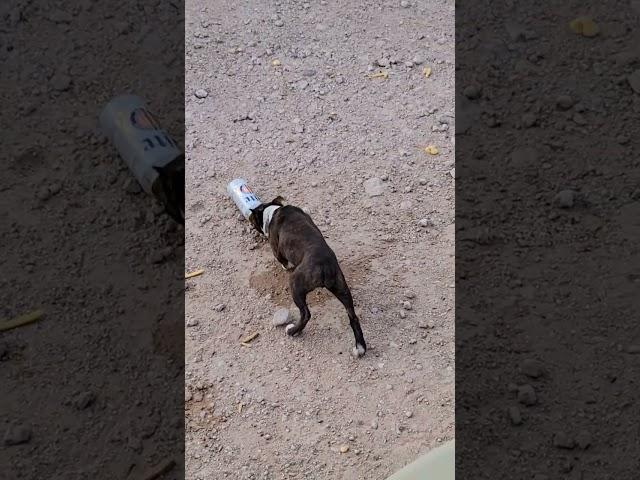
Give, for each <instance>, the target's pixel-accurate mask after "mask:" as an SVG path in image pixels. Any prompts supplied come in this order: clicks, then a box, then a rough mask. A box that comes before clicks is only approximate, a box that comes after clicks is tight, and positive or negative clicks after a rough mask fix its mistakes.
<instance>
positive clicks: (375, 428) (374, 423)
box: [371, 420, 378, 430]
mask: <svg viewBox="0 0 640 480" xmlns="http://www.w3.org/2000/svg"><path fill="white" fill-rule="evenodd" d="M371 428H373V429H374V430H377V429H378V422H377V421H376V420H373V421H372V422H371Z"/></svg>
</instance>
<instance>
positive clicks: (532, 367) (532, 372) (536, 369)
mask: <svg viewBox="0 0 640 480" xmlns="http://www.w3.org/2000/svg"><path fill="white" fill-rule="evenodd" d="M520 371H521V372H522V373H523V374H525V375H526V376H527V377H531V378H538V377H541V376H542V373H543V370H542V365H540V363H539V362H538V361H536V360H534V359H532V358H527V359H525V360H524V361H523V362H522V365H520Z"/></svg>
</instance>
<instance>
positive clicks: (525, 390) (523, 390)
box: [518, 385, 538, 406]
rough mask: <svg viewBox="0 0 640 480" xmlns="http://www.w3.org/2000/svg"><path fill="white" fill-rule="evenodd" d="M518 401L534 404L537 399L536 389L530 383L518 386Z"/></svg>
mask: <svg viewBox="0 0 640 480" xmlns="http://www.w3.org/2000/svg"><path fill="white" fill-rule="evenodd" d="M518 401H519V402H520V403H522V404H523V405H528V406H531V405H535V404H536V403H537V401H538V399H537V397H536V391H535V390H534V388H533V387H532V386H531V385H522V386H521V387H518Z"/></svg>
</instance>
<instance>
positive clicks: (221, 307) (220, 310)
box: [213, 303, 227, 312]
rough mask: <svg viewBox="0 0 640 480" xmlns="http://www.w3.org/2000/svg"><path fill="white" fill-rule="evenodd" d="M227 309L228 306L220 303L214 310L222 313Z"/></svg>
mask: <svg viewBox="0 0 640 480" xmlns="http://www.w3.org/2000/svg"><path fill="white" fill-rule="evenodd" d="M225 308H227V306H226V305H225V304H224V303H219V304H218V305H216V306H215V307H213V309H214V310H215V311H216V312H222V311H223V310H224V309H225Z"/></svg>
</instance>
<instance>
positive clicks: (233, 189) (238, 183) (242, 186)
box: [227, 178, 262, 220]
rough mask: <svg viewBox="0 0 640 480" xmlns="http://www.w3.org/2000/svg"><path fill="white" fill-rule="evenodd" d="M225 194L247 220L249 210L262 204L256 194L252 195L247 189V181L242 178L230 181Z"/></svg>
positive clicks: (249, 189)
mask: <svg viewBox="0 0 640 480" xmlns="http://www.w3.org/2000/svg"><path fill="white" fill-rule="evenodd" d="M227 193H228V194H229V197H231V199H232V200H233V201H234V202H235V204H236V206H237V207H238V208H239V209H240V212H241V213H242V215H243V216H244V218H246V219H247V220H248V219H249V216H250V215H251V209H252V208H256V207H257V206H259V205H260V204H261V203H262V202H261V201H260V199H259V198H258V197H257V196H256V194H255V193H253V190H251V188H249V185H247V181H246V180H244V179H242V178H236V179H235V180H232V181H230V182H229V184H228V185H227Z"/></svg>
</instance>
